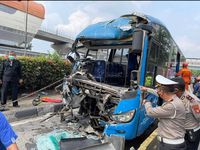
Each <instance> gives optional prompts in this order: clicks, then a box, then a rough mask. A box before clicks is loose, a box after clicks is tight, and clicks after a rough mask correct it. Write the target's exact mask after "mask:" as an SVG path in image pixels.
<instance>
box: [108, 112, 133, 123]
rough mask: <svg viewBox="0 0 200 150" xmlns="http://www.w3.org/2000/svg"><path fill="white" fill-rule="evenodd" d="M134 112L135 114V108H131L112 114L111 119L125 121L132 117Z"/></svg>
mask: <svg viewBox="0 0 200 150" xmlns="http://www.w3.org/2000/svg"><path fill="white" fill-rule="evenodd" d="M134 114H135V110H131V111H129V112H126V113H122V114H115V115H112V117H111V119H112V120H113V121H116V122H122V123H126V122H129V121H131V120H132V119H133V117H134Z"/></svg>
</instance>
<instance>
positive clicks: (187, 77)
mask: <svg viewBox="0 0 200 150" xmlns="http://www.w3.org/2000/svg"><path fill="white" fill-rule="evenodd" d="M187 67H188V63H186V62H185V63H183V68H182V69H181V70H179V72H178V73H177V74H176V76H181V77H182V78H183V80H184V81H185V89H186V90H189V85H190V83H191V77H192V72H191V70H190V69H188V68H187Z"/></svg>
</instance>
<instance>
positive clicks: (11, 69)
mask: <svg viewBox="0 0 200 150" xmlns="http://www.w3.org/2000/svg"><path fill="white" fill-rule="evenodd" d="M15 58H16V55H15V53H14V52H13V51H11V52H9V55H8V59H7V60H5V61H4V62H2V64H1V68H0V83H2V91H1V105H2V106H4V105H5V104H6V101H7V93H8V88H9V87H11V88H12V101H15V100H16V99H17V95H18V86H19V83H20V84H21V83H22V82H23V80H22V73H21V63H20V62H19V61H18V60H16V59H15ZM13 107H19V105H18V102H17V101H15V102H13Z"/></svg>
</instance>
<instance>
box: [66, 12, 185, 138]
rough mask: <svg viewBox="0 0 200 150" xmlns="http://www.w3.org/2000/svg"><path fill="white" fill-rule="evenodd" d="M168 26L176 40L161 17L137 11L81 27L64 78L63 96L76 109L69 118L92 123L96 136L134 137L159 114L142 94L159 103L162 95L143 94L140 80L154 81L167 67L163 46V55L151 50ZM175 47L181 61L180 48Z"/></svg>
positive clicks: (149, 83)
mask: <svg viewBox="0 0 200 150" xmlns="http://www.w3.org/2000/svg"><path fill="white" fill-rule="evenodd" d="M164 32H165V33H166V35H168V37H167V36H166V37H165V38H166V39H167V38H169V39H170V40H168V41H171V42H174V41H173V39H172V38H171V35H170V33H169V32H168V30H167V29H166V27H165V26H164V25H163V24H162V23H161V22H160V21H159V20H157V19H155V18H153V17H151V16H147V15H142V14H138V13H133V14H128V15H124V16H121V17H120V18H117V19H114V20H111V21H106V22H100V23H97V24H93V25H90V26H88V27H87V28H85V29H84V30H83V31H82V32H80V33H79V35H78V36H77V38H76V40H75V43H74V44H73V46H72V50H71V52H70V53H69V54H68V55H67V58H68V59H69V60H70V61H71V63H72V66H73V67H72V72H71V74H70V75H69V76H68V77H65V80H64V83H63V99H64V101H65V104H66V107H67V108H70V109H71V110H72V111H71V112H72V113H71V117H69V116H68V117H66V118H65V120H67V121H69V122H76V123H78V124H79V125H80V126H81V129H83V130H82V131H84V130H85V129H87V128H88V127H91V128H90V131H91V129H92V130H93V131H92V132H93V133H95V134H96V133H97V134H96V135H98V137H99V136H100V137H102V136H104V135H106V136H110V135H116V136H121V137H124V138H125V139H126V140H131V139H133V138H135V137H137V136H139V135H141V134H142V133H144V132H145V131H146V129H147V128H148V127H149V126H150V125H151V124H152V123H153V122H154V121H155V120H154V119H153V118H151V117H149V116H147V115H145V108H144V106H143V105H142V99H143V98H146V99H149V100H150V101H152V104H153V106H156V105H157V102H158V97H156V96H154V95H151V94H148V95H145V97H143V95H142V94H141V91H140V89H139V88H138V85H142V86H149V87H153V86H154V85H155V76H156V75H157V74H162V72H163V74H164V71H166V69H163V68H164V67H165V66H164V65H167V63H168V61H169V60H170V59H169V58H168V57H166V56H168V55H167V53H166V51H164V52H163V53H161V52H159V54H160V55H159V57H158V56H157V54H156V52H154V51H153V50H156V49H157V50H158V48H159V44H160V43H161V42H162V41H160V40H159V37H160V34H162V33H164ZM165 44H166V43H165ZM161 45H162V43H161ZM172 45H174V46H176V44H175V43H172ZM166 47H167V46H166ZM177 50H178V48H177ZM175 53H177V58H178V55H179V58H178V60H177V62H178V61H180V60H181V57H180V55H182V53H181V51H176V52H175ZM154 59H158V61H157V62H156V63H155V60H154ZM172 61H173V60H172ZM163 62H164V63H163ZM178 67H179V63H177V68H178ZM161 69H162V70H161ZM74 108H76V110H77V111H76V112H75V111H74Z"/></svg>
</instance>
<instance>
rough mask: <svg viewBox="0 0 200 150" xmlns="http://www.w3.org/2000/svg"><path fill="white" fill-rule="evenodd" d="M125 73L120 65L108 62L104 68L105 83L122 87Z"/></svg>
mask: <svg viewBox="0 0 200 150" xmlns="http://www.w3.org/2000/svg"><path fill="white" fill-rule="evenodd" d="M124 81H125V73H124V69H123V65H122V64H118V63H113V62H108V63H107V67H106V83H108V84H111V85H124Z"/></svg>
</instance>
